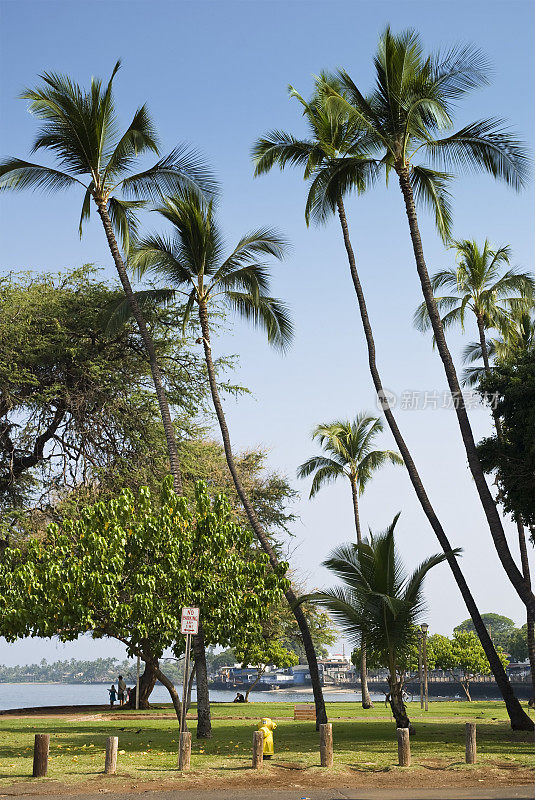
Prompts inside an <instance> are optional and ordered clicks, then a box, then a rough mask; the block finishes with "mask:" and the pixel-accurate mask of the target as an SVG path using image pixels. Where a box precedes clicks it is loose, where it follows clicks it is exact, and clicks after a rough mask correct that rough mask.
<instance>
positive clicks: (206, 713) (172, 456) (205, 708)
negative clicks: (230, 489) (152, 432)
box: [95, 200, 211, 736]
mask: <svg viewBox="0 0 535 800" xmlns="http://www.w3.org/2000/svg"><path fill="white" fill-rule="evenodd" d="M95 202H96V205H97V209H98V213H99V215H100V218H101V220H102V224H103V226H104V231H105V233H106V238H107V240H108V244H109V247H110V250H111V254H112V256H113V260H114V262H115V267H116V269H117V273H118V275H119V279H120V281H121V284H122V287H123V290H124V293H125V295H126V298H127V300H128V302H129V304H130V308H131V309H132V315H133V317H134V319H135V320H136V322H137V325H138V328H139V332H140V334H141V338H142V339H143V344H144V345H145V349H146V351H147V355H148V357H149V363H150V369H151V373H152V379H153V382H154V389H155V391H156V397H157V398H158V405H159V407H160V414H161V417H162V423H163V428H164V431H165V439H166V442H167V454H168V456H169V468H170V470H171V475H172V476H173V485H174V489H175V492H176V493H177V494H182V475H181V473H180V461H179V457H178V448H177V444H176V439H175V430H174V427H173V421H172V419H171V412H170V411H169V403H168V402H167V395H166V393H165V387H164V385H163V377H162V373H161V370H160V365H159V364H158V357H157V355H156V350H155V348H154V342H153V340H152V336H151V335H150V332H149V329H148V328H147V323H146V322H145V318H144V316H143V312H142V311H141V309H140V307H139V304H138V302H137V300H136V297H135V295H134V292H133V290H132V286H131V284H130V279H129V277H128V272H127V271H126V267H125V265H124V262H123V259H122V257H121V253H120V251H119V247H118V245H117V240H116V238H115V234H114V232H113V227H112V224H111V221H110V217H109V214H108V208H107V204H106V203H105V202H104V201H98V200H95ZM194 638H195V637H194ZM197 675H198V678H197V680H198V682H200V683H201V685H206V686H208V674H207V671H206V655H205V656H204V658H201V659H200V660H199V665H198V669H197ZM197 707H198V709H200V710H199V711H198V714H199V720H202V724H201V731H205V732H203V733H201V734H199V730H198V731H197V735H198V736H199V735H200V736H211V728H210V706H209V700H208V691H206V692H202V693H201V695H200V698H199V696H198V698H197ZM206 731H209V732H206Z"/></svg>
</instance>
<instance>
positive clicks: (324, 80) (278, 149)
mask: <svg viewBox="0 0 535 800" xmlns="http://www.w3.org/2000/svg"><path fill="white" fill-rule="evenodd" d="M387 34H388V35H387V38H388V41H389V42H390V41H391V35H390V32H389V31H388V32H387ZM457 61H458V63H456V62H457ZM461 63H462V59H461V60H460V61H459V60H458V59H456V57H455V53H452V54H451V59H450V63H449V65H448V64H446V65H443V70H442V72H443V79H444V81H443V83H444V87H445V88H447V87H448V85H449V86H450V90H451V89H452V88H453V85H454V84H455V81H456V80H459V81H461V83H462V82H463V81H464V80H465V77H466V76H465V73H464V72H462V71H459V67H460V66H461ZM377 67H378V69H379V68H381V69H382V67H380V62H379V61H378V63H377ZM383 72H384V70H383ZM456 75H457V78H456ZM383 78H384V75H383ZM383 83H384V80H383ZM379 85H380V86H381V85H382V83H380V84H379ZM349 89H350V90H351V91H347V90H346V87H345V74H344V75H342V76H341V79H339V78H334V77H332V76H326V75H322V76H320V78H319V79H318V80H316V82H315V90H314V94H313V96H312V98H311V100H310V101H308V102H307V101H305V100H304V99H303V97H301V95H299V94H298V93H297V92H296V91H295V90H293V89H291V90H290V94H291V96H293V97H296V98H297V99H298V100H299V102H300V103H301V104H302V106H303V109H304V111H303V114H304V117H305V121H306V123H307V125H308V129H309V136H308V138H305V139H298V138H296V137H295V136H293V135H291V134H288V133H285V132H281V131H272V132H271V133H269V134H268V135H267V136H264V137H262V138H261V139H259V140H258V141H257V142H256V144H255V145H254V147H253V158H254V162H255V175H261V174H263V173H265V172H268V171H269V170H270V169H272V168H273V167H274V166H276V165H278V166H279V167H280V168H281V169H284V168H285V167H286V166H293V165H295V166H299V167H302V168H303V170H304V178H305V179H306V180H307V181H308V183H309V192H308V197H307V202H306V209H305V216H306V219H307V222H308V221H309V220H310V219H311V218H313V219H315V220H316V221H318V222H324V221H326V220H327V219H328V217H329V216H330V215H331V214H335V213H337V214H338V217H339V220H340V225H341V229H342V235H343V239H344V245H345V249H346V253H347V259H348V263H349V270H350V274H351V279H352V281H353V286H354V289H355V293H356V296H357V300H358V305H359V311H360V316H361V320H362V326H363V330H364V336H365V339H366V345H367V350H368V362H369V366H370V373H371V376H372V380H373V384H374V387H375V390H376V392H377V397H378V400H379V402H380V404H381V408H382V410H383V412H384V415H385V418H386V420H387V423H388V425H389V427H390V430H391V431H392V435H393V437H394V440H395V442H396V444H397V446H398V448H399V451H400V453H401V456H402V457H403V461H404V463H405V466H406V469H407V472H408V474H409V477H410V480H411V483H412V485H413V487H414V491H415V493H416V496H417V498H418V501H419V503H420V505H421V507H422V510H423V512H424V514H425V515H426V517H427V519H428V521H429V524H430V525H431V528H432V529H433V531H434V533H435V535H436V537H437V539H438V541H439V543H440V546H441V547H442V549H443V551H444V553H446V555H447V556H448V563H449V565H450V568H451V571H452V573H453V576H454V578H455V581H456V583H457V586H458V587H459V591H460V592H461V595H462V597H463V600H464V602H465V604H466V607H467V609H468V611H469V613H470V615H471V617H472V619H473V620H474V622H475V624H476V625H477V630H478V635H479V637H480V638H481V641H482V643H483V647H484V648H485V652H486V653H487V657H488V658H489V661H490V663H491V665H492V670H493V675H494V677H495V679H496V683H497V685H498V686H499V688H500V691H501V693H502V696H503V698H504V700H505V703H506V707H507V710H508V713H509V717H510V719H511V725H512V727H513V728H515V729H520V730H523V729H527V730H532V729H533V727H534V726H533V723H532V721H531V720H530V719H529V717H528V715H527V714H526V713H525V712H524V710H523V709H522V707H521V706H520V703H519V702H518V700H517V698H516V697H515V695H514V692H513V690H512V687H511V684H510V683H509V680H508V678H507V675H506V673H505V670H504V669H503V667H502V664H501V662H500V659H499V658H498V656H497V654H496V652H495V650H494V648H493V645H492V642H491V640H490V638H489V636H488V634H487V632H486V629H485V626H484V624H483V622H482V621H481V619H480V617H479V610H478V608H477V605H476V603H475V600H474V598H473V596H472V593H471V592H470V589H469V587H468V585H467V583H466V580H465V577H464V575H463V573H462V570H461V568H460V566H459V564H458V563H457V560H456V559H455V558H454V556H453V550H452V547H451V544H450V541H449V539H448V537H447V535H446V532H445V531H444V528H443V527H442V525H441V523H440V520H439V519H438V516H437V514H436V512H435V510H434V508H433V506H432V505H431V502H430V500H429V497H428V495H427V492H426V491H425V487H424V485H423V483H422V479H421V477H420V475H419V473H418V470H417V467H416V464H415V462H414V459H413V457H412V455H411V453H410V451H409V448H408V447H407V444H406V442H405V439H404V438H403V435H402V433H401V431H400V429H399V426H398V423H397V421H396V418H395V416H394V413H393V410H392V407H391V405H390V403H389V400H388V393H387V392H385V390H384V388H383V382H382V378H381V375H380V373H379V369H378V367H377V360H376V346H375V339H374V335H373V328H372V324H371V320H370V316H369V314H368V308H367V304H366V297H365V294H364V291H363V288H362V284H361V281H360V276H359V272H358V269H357V263H356V258H355V251H354V249H353V245H352V242H351V239H350V236H349V226H348V221H347V215H346V209H345V205H344V198H345V197H346V196H347V195H349V194H350V193H351V192H357V193H359V194H360V193H362V192H364V191H365V190H366V188H367V187H368V186H369V185H370V184H371V183H373V181H374V179H375V177H376V176H377V173H378V170H379V169H380V168H381V167H382V166H385V164H386V166H387V168H388V167H389V164H390V159H389V158H387V159H385V160H384V161H382V160H380V161H378V160H377V159H376V158H375V157H374V154H373V153H372V154H371V155H372V157H370V154H369V153H368V145H369V143H370V133H371V134H373V125H374V122H372V121H368V122H366V124H365V125H363V123H362V118H361V116H360V115H359V114H358V113H355V112H354V109H353V108H352V106H351V103H349V102H348V99H349V100H351V99H352V93H351V92H353V89H352V87H349ZM354 94H355V98H358V97H359V96H360V94H359V92H358V90H355V91H354ZM336 98H338V100H337V101H336V102H334V101H335V100H336ZM363 102H365V101H364V99H363ZM395 118H396V117H394V118H393V119H395ZM381 124H382V123H381ZM386 124H387V125H388V122H387V123H386ZM372 138H373V136H372ZM412 170H413V172H412V174H413V176H414V175H416V177H415V178H414V179H415V180H416V181H417V182H419V184H420V185H421V187H422V190H421V192H419V199H420V200H422V201H424V202H425V201H426V200H427V199H430V200H433V196H434V189H433V185H432V177H431V176H430V175H428V171H426V168H420V169H419V170H418V171H417V173H415V172H414V166H413V167H412ZM428 177H429V180H428ZM435 177H437V176H435ZM443 177H444V178H446V177H447V176H445V175H444V176H443ZM435 183H436V181H435ZM426 187H427V188H428V189H429V191H427V189H426ZM442 199H443V200H446V199H447V197H445V196H443V198H442ZM441 205H442V206H444V203H443V202H442V204H441Z"/></svg>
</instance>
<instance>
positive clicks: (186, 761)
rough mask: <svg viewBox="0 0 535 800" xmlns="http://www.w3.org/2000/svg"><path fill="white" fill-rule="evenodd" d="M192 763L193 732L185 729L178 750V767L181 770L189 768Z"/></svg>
mask: <svg viewBox="0 0 535 800" xmlns="http://www.w3.org/2000/svg"><path fill="white" fill-rule="evenodd" d="M190 764H191V733H190V732H189V731H183V733H181V734H180V744H179V752H178V768H179V769H180V770H185V769H189V768H190Z"/></svg>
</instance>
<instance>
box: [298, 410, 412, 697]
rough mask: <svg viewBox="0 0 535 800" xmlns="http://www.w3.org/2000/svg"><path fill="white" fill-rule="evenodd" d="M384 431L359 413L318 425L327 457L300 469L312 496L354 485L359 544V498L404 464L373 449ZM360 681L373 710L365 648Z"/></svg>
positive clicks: (390, 452)
mask: <svg viewBox="0 0 535 800" xmlns="http://www.w3.org/2000/svg"><path fill="white" fill-rule="evenodd" d="M382 430H383V423H382V422H381V420H380V419H378V418H377V417H369V416H366V415H365V414H358V415H357V416H356V418H355V420H354V421H353V422H351V421H350V420H336V421H335V422H331V423H324V424H322V425H317V426H316V428H314V431H313V433H312V438H313V439H317V440H318V441H319V443H320V445H321V447H322V449H323V451H324V452H325V453H326V454H327V455H325V456H312V458H309V459H307V461H305V462H304V463H303V464H301V466H300V467H298V469H297V476H298V477H299V478H307V477H308V476H309V475H313V476H314V477H313V480H312V487H311V489H310V497H314V495H315V494H317V492H318V491H319V490H320V489H321V487H322V486H324V485H325V484H327V483H332V482H333V481H336V480H337V479H338V478H340V477H342V476H343V477H344V478H347V479H348V481H349V484H350V486H351V497H352V500H353V513H354V517H355V529H356V532H357V542H361V541H362V535H361V530H360V515H359V500H358V499H359V497H360V496H361V495H362V494H364V490H365V488H366V485H367V484H368V482H369V481H370V480H371V479H372V477H373V475H374V473H375V472H376V471H377V470H378V469H380V468H381V467H383V466H384V465H385V464H387V463H390V464H403V459H402V458H401V456H400V455H399V453H395V452H394V451H393V450H373V449H372V448H373V447H374V445H375V439H376V437H377V435H378V434H379V433H381V432H382ZM360 681H361V684H360V685H361V687H362V707H363V708H371V706H372V702H371V700H370V693H369V691H368V681H367V677H366V645H365V643H363V644H362V647H361V665H360Z"/></svg>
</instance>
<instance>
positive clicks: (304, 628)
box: [199, 303, 327, 730]
mask: <svg viewBox="0 0 535 800" xmlns="http://www.w3.org/2000/svg"><path fill="white" fill-rule="evenodd" d="M199 321H200V323H201V330H202V337H203V347H204V355H205V359H206V367H207V370H208V380H209V382H210V391H211V394H212V401H213V403H214V408H215V412H216V415H217V419H218V421H219V428H220V430H221V437H222V439H223V447H224V449H225V457H226V460H227V465H228V468H229V472H230V474H231V476H232V480H233V481H234V486H235V487H236V492H237V494H238V497H239V498H240V501H241V503H242V505H243V508H244V509H245V513H246V514H247V519H248V520H249V524H250V525H251V528H252V529H253V531H254V533H255V535H256V537H257V539H258V541H259V542H260V545H261V546H262V549H263V550H264V552H265V553H267V555H268V557H269V562H270V564H271V566H272V567H273V568H276V567H278V566H279V561H278V559H277V556H276V554H275V551H274V550H273V548H272V546H271V543H270V541H269V539H268V537H267V536H266V533H265V531H264V530H263V528H262V525H261V524H260V521H259V519H258V517H257V515H256V512H255V510H254V508H253V507H252V505H251V503H250V502H249V498H248V497H247V495H246V493H245V490H244V488H243V485H242V482H241V480H240V476H239V475H238V471H237V469H236V464H235V461H234V456H233V454H232V447H231V443H230V435H229V431H228V427H227V422H226V419H225V414H224V412H223V407H222V405H221V399H220V397H219V391H218V389H217V384H216V379H215V369H214V362H213V360H212V349H211V346H210V327H209V324H208V309H207V307H206V305H205V304H204V303H199ZM284 594H285V597H286V599H287V600H288V603H289V604H290V607H291V609H292V611H293V614H294V616H295V619H296V621H297V624H298V625H299V630H300V631H301V636H302V637H303V646H304V648H305V653H306V657H307V661H308V667H309V670H310V680H311V682H312V689H313V692H314V703H315V706H316V729H317V730H319V726H320V725H321V724H323V723H325V722H327V713H326V711H325V701H324V699H323V692H322V689H321V680H320V676H319V669H318V661H317V658H316V651H315V649H314V643H313V642H312V636H311V635H310V629H309V627H308V623H307V620H306V617H305V615H304V613H303V609H302V608H301V606H299V605H296V604H297V596H296V594H295V592H294V591H293V589H292V588H291V587H290V588H289V589H287V590H286V591H285V593H284Z"/></svg>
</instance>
